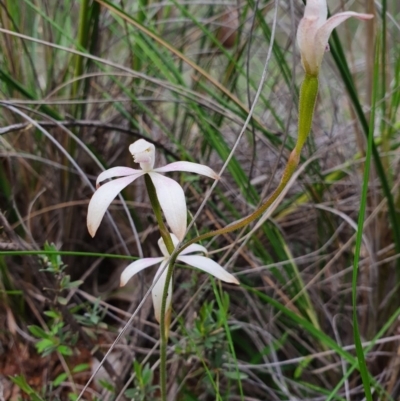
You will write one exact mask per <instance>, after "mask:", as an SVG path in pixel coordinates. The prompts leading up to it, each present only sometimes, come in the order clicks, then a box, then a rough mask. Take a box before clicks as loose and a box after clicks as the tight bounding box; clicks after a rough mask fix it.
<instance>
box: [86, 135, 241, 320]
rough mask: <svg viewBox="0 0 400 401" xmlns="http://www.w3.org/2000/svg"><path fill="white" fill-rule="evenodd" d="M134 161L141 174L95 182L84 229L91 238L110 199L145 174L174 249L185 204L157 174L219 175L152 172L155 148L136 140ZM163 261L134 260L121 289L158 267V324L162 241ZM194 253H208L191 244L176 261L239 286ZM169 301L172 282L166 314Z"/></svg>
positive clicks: (126, 172) (107, 174)
mask: <svg viewBox="0 0 400 401" xmlns="http://www.w3.org/2000/svg"><path fill="white" fill-rule="evenodd" d="M129 151H130V152H131V154H132V156H133V158H134V161H135V162H136V163H139V164H140V167H141V168H142V169H141V170H135V169H132V168H129V167H113V168H110V169H109V170H106V171H104V172H103V173H101V174H100V175H99V177H98V178H97V182H96V186H97V190H96V192H95V193H94V195H93V197H92V199H91V200H90V203H89V208H88V216H87V226H88V230H89V233H90V235H91V236H92V237H93V236H94V235H95V234H96V231H97V229H98V227H99V225H100V223H101V220H102V219H103V217H104V214H105V212H106V210H107V208H108V206H109V205H110V204H111V202H112V201H113V199H114V198H115V197H116V196H117V195H118V194H119V193H120V192H121V191H122V190H123V189H124V188H125V187H126V186H127V185H129V184H130V183H131V182H133V181H135V180H136V178H138V177H140V176H142V175H144V174H148V175H149V176H150V178H151V180H152V182H153V185H154V187H155V190H156V195H157V198H158V201H159V203H160V206H161V208H162V210H163V212H164V215H165V219H166V220H167V223H168V225H169V226H170V228H171V230H172V234H171V239H172V242H173V244H174V247H175V248H176V247H177V245H178V243H179V241H182V240H183V237H184V235H185V232H186V216H187V213H186V201H185V196H184V193H183V189H182V187H181V186H180V185H179V184H178V183H177V182H175V181H174V180H172V179H171V178H167V177H164V176H163V175H161V174H160V173H165V172H169V171H186V172H193V173H198V174H202V175H205V176H207V177H210V178H214V179H217V178H218V175H217V174H216V173H215V172H214V171H213V170H212V169H211V168H209V167H207V166H203V165H201V164H197V163H191V162H182V161H181V162H175V163H170V164H167V165H166V166H164V167H159V168H154V161H155V147H154V145H153V144H151V143H149V142H147V141H145V140H144V139H139V140H138V141H136V142H134V143H133V144H132V145H130V146H129ZM114 177H120V178H117V179H115V180H112V181H110V182H108V183H106V184H104V185H102V186H99V184H100V182H102V181H104V180H106V179H108V178H114ZM158 245H159V247H160V250H161V253H162V254H163V255H164V256H163V257H158V258H144V259H139V260H136V261H135V262H133V263H131V264H130V265H129V266H127V267H126V268H125V270H124V271H123V272H122V275H121V286H123V285H125V284H126V283H127V281H128V280H129V279H130V278H131V277H132V276H134V275H135V274H137V273H139V272H140V271H141V270H143V269H145V268H147V267H149V266H153V265H155V264H157V263H161V265H160V267H159V269H158V270H157V273H156V275H155V277H154V282H155V286H154V287H153V290H152V298H153V305H154V310H155V316H156V319H157V321H160V317H161V316H160V315H161V303H162V297H163V291H164V287H165V281H166V278H167V269H166V265H167V263H168V260H169V257H170V254H169V253H168V251H167V248H166V246H165V243H164V240H163V239H162V238H160V240H159V241H158ZM194 252H201V253H205V254H206V253H207V250H206V249H205V248H204V247H203V246H201V245H196V244H192V245H190V246H188V247H187V248H186V249H184V250H183V251H182V252H181V253H180V254H179V255H178V257H177V260H178V261H180V262H184V263H186V264H188V265H190V266H193V267H196V268H198V269H200V270H203V271H205V272H206V273H209V274H211V275H213V276H214V277H216V278H218V279H220V280H222V281H225V282H228V283H233V284H239V281H238V280H237V279H236V278H235V277H234V276H232V274H230V273H228V272H227V271H226V270H225V269H224V268H223V267H222V266H220V265H219V264H218V263H216V262H214V261H213V260H211V259H209V258H207V257H204V256H201V255H189V254H192V253H194ZM171 299H172V282H171V281H170V283H169V288H168V295H167V304H166V310H167V311H169V310H170V307H171Z"/></svg>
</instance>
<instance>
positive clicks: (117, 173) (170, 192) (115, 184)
mask: <svg viewBox="0 0 400 401" xmlns="http://www.w3.org/2000/svg"><path fill="white" fill-rule="evenodd" d="M129 151H130V152H131V154H132V156H133V159H134V162H135V163H139V164H140V167H141V170H135V169H133V168H130V167H113V168H110V169H109V170H106V171H103V172H102V173H101V174H100V175H99V176H98V178H97V181H96V186H97V190H96V192H95V193H94V195H93V197H92V199H91V200H90V203H89V208H88V215H87V226H88V230H89V233H90V235H91V236H92V237H94V236H95V234H96V231H97V229H98V228H99V225H100V223H101V220H102V219H103V216H104V214H105V212H106V210H107V208H108V206H110V203H111V202H112V201H113V199H114V198H115V197H116V196H117V195H118V194H119V193H120V192H121V191H122V190H123V189H124V188H125V187H126V186H127V185H129V184H130V183H131V182H133V181H135V180H136V178H138V177H140V176H142V175H144V174H148V175H149V176H150V178H151V180H152V182H153V184H154V187H155V189H156V193H157V198H158V201H159V202H160V206H161V208H162V210H163V212H164V215H165V219H166V220H167V223H168V224H169V226H170V228H171V231H172V232H173V233H174V234H175V235H176V236H177V237H178V238H179V239H180V240H181V241H182V240H183V237H184V235H185V232H186V224H187V214H186V201H185V195H184V193H183V189H182V187H181V186H180V185H179V184H178V183H177V182H176V181H174V180H172V179H171V178H168V177H164V176H163V175H161V174H160V173H166V172H169V171H186V172H189V173H197V174H202V175H205V176H207V177H210V178H214V179H218V175H217V174H216V173H215V172H214V171H213V170H212V169H211V168H210V167H207V166H203V165H202V164H197V163H191V162H175V163H170V164H167V165H166V166H164V167H159V168H154V160H155V147H154V145H153V144H152V143H150V142H147V141H145V140H144V139H139V140H138V141H136V142H134V143H132V144H131V145H130V146H129ZM114 177H120V178H117V179H116V180H112V181H110V182H108V183H106V184H104V185H102V186H100V187H99V184H100V182H102V181H104V180H106V179H108V178H114ZM121 177H122V178H121Z"/></svg>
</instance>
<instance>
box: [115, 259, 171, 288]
mask: <svg viewBox="0 0 400 401" xmlns="http://www.w3.org/2000/svg"><path fill="white" fill-rule="evenodd" d="M163 259H164V258H163V257H158V258H144V259H138V260H135V261H134V262H132V263H131V264H130V265H128V266H126V267H125V269H124V271H123V272H122V273H121V279H120V286H121V287H123V286H124V285H125V284H126V283H127V282H128V281H129V280H130V279H131V278H132V277H133V276H134V275H135V274H137V273H139V272H140V271H142V270H143V269H146V268H147V267H150V266H153V265H155V264H156V263H160V262H161V261H162V260H163Z"/></svg>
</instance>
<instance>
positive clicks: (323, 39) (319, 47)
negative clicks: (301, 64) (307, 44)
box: [315, 11, 374, 65]
mask: <svg viewBox="0 0 400 401" xmlns="http://www.w3.org/2000/svg"><path fill="white" fill-rule="evenodd" d="M350 17H355V18H358V19H361V20H367V19H371V18H374V16H373V15H372V14H360V13H355V12H353V11H347V12H345V13H340V14H336V15H334V16H332V17H331V18H329V19H328V21H326V22H325V23H324V24H323V25H322V26H321V27H320V28H319V29H318V31H317V33H316V37H315V54H316V62H317V64H319V65H320V64H321V62H322V57H323V56H324V53H325V49H326V46H327V44H328V41H329V37H330V36H331V33H332V31H333V30H334V29H335V28H336V27H337V26H338V25H340V24H341V23H342V22H344V21H346V20H347V19H348V18H350Z"/></svg>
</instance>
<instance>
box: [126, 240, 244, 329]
mask: <svg viewBox="0 0 400 401" xmlns="http://www.w3.org/2000/svg"><path fill="white" fill-rule="evenodd" d="M171 239H172V242H173V243H174V246H175V248H176V246H177V245H178V243H179V240H178V238H177V237H176V236H175V235H174V234H171ZM158 246H159V247H160V249H161V252H162V254H163V255H164V256H163V257H159V258H145V259H139V260H136V261H135V262H133V263H131V264H130V265H129V266H127V267H126V268H125V270H124V271H123V272H122V274H121V286H124V285H125V284H126V283H127V282H128V280H129V279H130V278H131V277H132V276H134V275H135V274H137V273H139V272H140V271H142V270H143V269H146V268H147V267H149V266H153V265H155V264H157V263H161V265H160V267H159V268H158V270H157V273H156V275H155V276H154V280H153V282H154V281H156V280H157V282H156V284H155V286H154V288H153V290H152V298H153V305H154V313H155V317H156V319H157V321H158V322H160V315H161V302H162V295H163V291H164V286H165V280H166V278H167V270H168V269H167V268H166V269H165V270H164V267H165V265H166V264H167V263H168V259H169V257H170V254H169V253H168V251H167V247H166V246H165V244H164V240H163V239H162V238H160V239H159V240H158ZM193 252H202V253H205V254H207V249H206V248H204V246H201V245H198V244H192V245H189V246H188V247H187V248H186V249H184V250H183V251H182V252H181V253H180V254H179V256H178V257H177V260H178V261H180V262H184V263H186V264H187V265H189V266H193V267H197V268H198V269H200V270H203V271H204V272H206V273H208V274H211V275H213V276H214V277H216V278H217V279H219V280H222V281H225V282H226V283H232V284H239V281H238V280H237V279H236V278H235V277H234V276H232V274H230V273H228V272H227V271H226V270H225V269H224V268H223V267H222V266H220V265H219V264H218V263H216V262H214V261H213V260H212V259H210V258H207V257H205V256H200V255H189V254H190V253H193ZM186 255H187V256H186ZM163 270H164V272H163ZM160 275H161V276H160ZM171 299H172V280H171V281H170V282H169V288H168V296H167V304H166V305H167V306H166V311H168V310H169V309H170V306H171Z"/></svg>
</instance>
